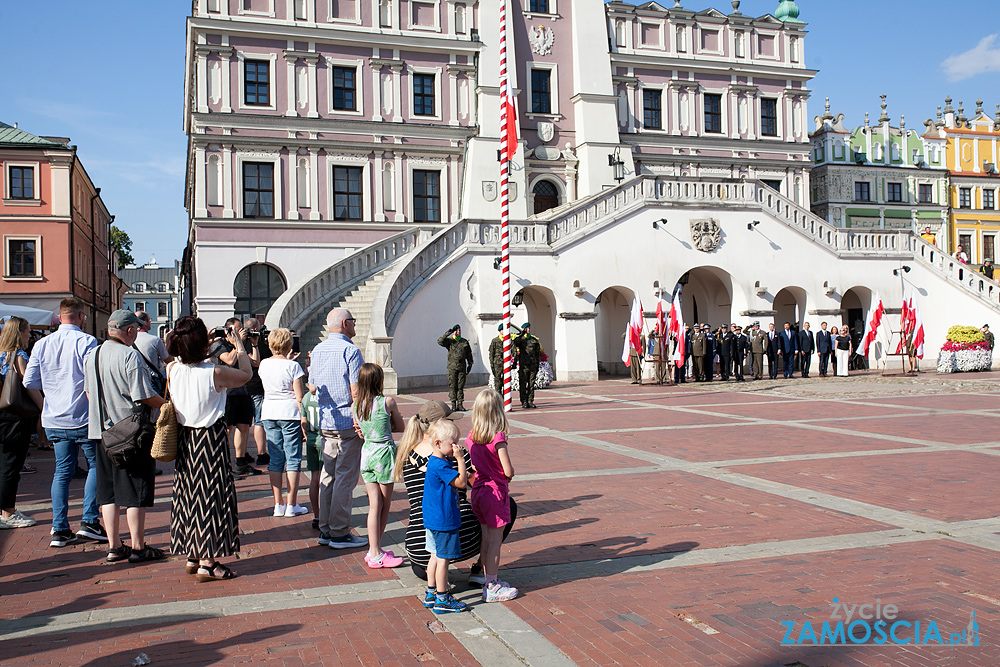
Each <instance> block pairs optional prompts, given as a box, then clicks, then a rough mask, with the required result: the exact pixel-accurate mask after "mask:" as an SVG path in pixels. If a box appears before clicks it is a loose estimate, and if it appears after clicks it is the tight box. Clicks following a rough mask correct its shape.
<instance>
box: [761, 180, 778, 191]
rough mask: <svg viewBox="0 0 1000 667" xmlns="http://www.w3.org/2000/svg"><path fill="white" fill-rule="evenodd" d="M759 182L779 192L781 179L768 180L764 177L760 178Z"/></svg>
mask: <svg viewBox="0 0 1000 667" xmlns="http://www.w3.org/2000/svg"><path fill="white" fill-rule="evenodd" d="M760 182H761V183H763V184H764V185H766V186H767V187H769V188H771V189H772V190H774V191H775V192H781V181H776V180H768V179H766V178H762V179H761V181H760Z"/></svg>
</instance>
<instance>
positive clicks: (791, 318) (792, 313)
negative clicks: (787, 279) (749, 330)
mask: <svg viewBox="0 0 1000 667" xmlns="http://www.w3.org/2000/svg"><path fill="white" fill-rule="evenodd" d="M773 307H774V310H775V311H776V313H775V315H774V328H775V329H776V330H778V331H781V330H782V328H784V326H785V322H790V323H791V324H792V326H793V327H796V326H798V327H801V326H802V323H803V322H804V321H805V318H806V291H805V290H804V289H802V288H801V287H786V288H784V289H781V290H778V293H777V294H775V295H774V302H773Z"/></svg>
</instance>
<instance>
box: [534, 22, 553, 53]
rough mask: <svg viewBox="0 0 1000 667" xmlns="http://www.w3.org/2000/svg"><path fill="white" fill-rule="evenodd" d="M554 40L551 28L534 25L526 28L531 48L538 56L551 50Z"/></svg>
mask: <svg viewBox="0 0 1000 667" xmlns="http://www.w3.org/2000/svg"><path fill="white" fill-rule="evenodd" d="M554 41H556V34H555V32H553V31H552V28H547V27H545V26H543V25H536V26H532V27H531V28H529V29H528V42H529V43H530V44H531V50H532V51H534V52H535V53H537V54H538V55H540V56H547V55H549V53H551V52H552V43H553V42H554Z"/></svg>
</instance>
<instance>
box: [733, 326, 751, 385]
mask: <svg viewBox="0 0 1000 667" xmlns="http://www.w3.org/2000/svg"><path fill="white" fill-rule="evenodd" d="M733 331H734V332H735V333H733V343H732V358H733V374H734V375H735V376H736V381H737V382H743V360H744V359H745V358H746V356H747V350H748V349H749V347H750V340H749V339H748V338H747V337H746V335H745V334H744V333H743V327H740V326H736V325H733Z"/></svg>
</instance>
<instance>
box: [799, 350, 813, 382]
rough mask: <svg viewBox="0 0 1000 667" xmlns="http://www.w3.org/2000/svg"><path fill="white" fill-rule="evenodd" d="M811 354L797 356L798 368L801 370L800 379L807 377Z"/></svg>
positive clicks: (810, 364)
mask: <svg viewBox="0 0 1000 667" xmlns="http://www.w3.org/2000/svg"><path fill="white" fill-rule="evenodd" d="M812 358H813V355H812V352H809V353H805V352H803V353H802V354H800V355H799V368H800V369H802V377H804V378H807V377H809V367H810V366H812Z"/></svg>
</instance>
